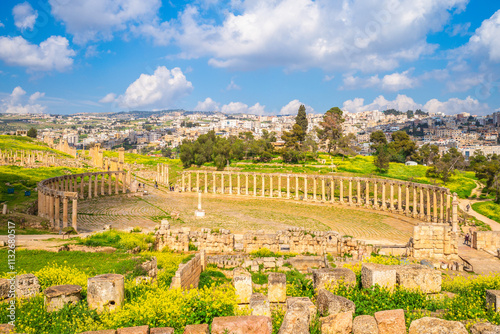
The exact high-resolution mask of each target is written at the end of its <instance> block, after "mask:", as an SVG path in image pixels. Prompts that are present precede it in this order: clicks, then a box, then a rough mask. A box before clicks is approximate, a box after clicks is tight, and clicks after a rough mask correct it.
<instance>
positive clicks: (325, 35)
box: [156, 0, 468, 71]
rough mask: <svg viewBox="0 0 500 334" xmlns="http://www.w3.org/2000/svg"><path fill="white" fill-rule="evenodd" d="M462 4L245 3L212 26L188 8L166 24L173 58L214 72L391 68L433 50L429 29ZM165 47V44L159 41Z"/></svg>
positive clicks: (462, 0) (390, 0) (385, 0)
mask: <svg viewBox="0 0 500 334" xmlns="http://www.w3.org/2000/svg"><path fill="white" fill-rule="evenodd" d="M467 3H468V0H443V1H431V0H420V1H414V0H400V1H394V0H352V1H331V0H316V1H313V0H276V1H268V0H246V1H234V2H231V4H233V5H234V7H230V8H228V9H227V10H226V12H225V14H224V15H225V16H224V18H223V20H222V21H221V22H220V23H215V21H214V20H212V19H209V18H206V17H205V16H204V15H205V12H204V11H203V9H202V8H197V7H195V6H194V5H188V6H187V7H186V9H185V10H184V12H182V13H181V14H180V16H179V18H178V19H176V20H171V21H168V25H165V26H164V27H161V26H160V24H157V25H156V26H157V29H159V30H162V29H165V31H164V33H163V34H162V36H163V38H164V36H171V40H173V41H174V42H175V43H176V44H177V45H179V46H180V47H181V49H182V53H181V56H182V57H186V58H192V57H205V56H206V57H210V60H209V63H210V64H211V65H213V66H216V67H231V68H255V67H265V66H282V67H285V68H286V69H292V70H293V69H304V68H311V67H319V68H323V69H325V70H335V69H341V70H345V69H358V70H363V71H376V70H392V69H394V68H396V67H397V66H398V65H399V63H400V62H401V61H408V60H416V59H418V58H419V57H420V56H421V55H424V54H429V53H432V52H434V50H435V49H436V48H437V46H436V45H432V44H429V43H427V41H426V37H427V35H428V33H429V32H434V31H439V30H441V29H442V28H443V27H444V26H445V25H446V24H447V23H448V21H449V17H450V11H452V10H455V11H457V10H462V9H463V8H464V7H465V5H466V4H467ZM163 43H165V41H163Z"/></svg>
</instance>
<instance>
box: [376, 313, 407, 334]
mask: <svg viewBox="0 0 500 334" xmlns="http://www.w3.org/2000/svg"><path fill="white" fill-rule="evenodd" d="M374 316H375V320H376V321H377V327H378V332H379V334H406V324H405V313H404V311H403V310H401V309H400V310H389V311H380V312H375V314H374Z"/></svg>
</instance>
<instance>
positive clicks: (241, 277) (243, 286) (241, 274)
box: [233, 268, 252, 304]
mask: <svg viewBox="0 0 500 334" xmlns="http://www.w3.org/2000/svg"><path fill="white" fill-rule="evenodd" d="M233 285H234V288H235V290H236V297H237V299H238V303H241V304H248V303H249V301H250V297H251V296H252V275H250V273H249V272H248V271H246V270H244V269H241V268H236V269H234V271H233Z"/></svg>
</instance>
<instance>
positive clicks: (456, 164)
mask: <svg viewBox="0 0 500 334" xmlns="http://www.w3.org/2000/svg"><path fill="white" fill-rule="evenodd" d="M464 166H465V159H464V157H463V155H462V153H460V152H459V151H458V150H457V149H456V148H454V147H452V148H450V149H449V150H448V152H446V153H445V154H443V156H442V157H441V158H440V159H436V161H435V162H434V165H433V166H432V167H431V168H429V169H428V170H427V172H426V175H427V176H430V177H435V178H439V179H441V180H442V181H443V183H444V184H446V183H447V182H448V181H449V179H450V177H451V176H452V175H453V174H454V173H455V169H461V168H463V167H464Z"/></svg>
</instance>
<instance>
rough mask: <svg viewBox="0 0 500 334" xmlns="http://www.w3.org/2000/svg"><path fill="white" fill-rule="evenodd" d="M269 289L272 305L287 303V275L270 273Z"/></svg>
mask: <svg viewBox="0 0 500 334" xmlns="http://www.w3.org/2000/svg"><path fill="white" fill-rule="evenodd" d="M267 289H268V298H269V301H270V302H271V303H284V302H285V301H286V275H285V274H283V273H270V274H269V276H268V285H267Z"/></svg>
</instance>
